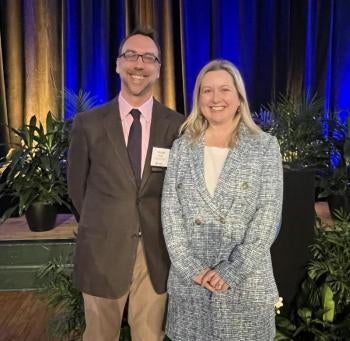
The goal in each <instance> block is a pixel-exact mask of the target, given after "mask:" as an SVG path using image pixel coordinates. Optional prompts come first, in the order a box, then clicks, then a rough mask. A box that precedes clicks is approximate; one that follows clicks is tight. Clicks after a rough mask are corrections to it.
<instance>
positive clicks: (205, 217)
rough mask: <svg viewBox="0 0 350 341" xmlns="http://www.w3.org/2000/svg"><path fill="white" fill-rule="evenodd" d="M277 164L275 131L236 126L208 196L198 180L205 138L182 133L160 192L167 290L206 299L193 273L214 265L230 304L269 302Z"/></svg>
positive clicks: (273, 293) (273, 291)
mask: <svg viewBox="0 0 350 341" xmlns="http://www.w3.org/2000/svg"><path fill="white" fill-rule="evenodd" d="M282 191H283V175H282V162H281V156H280V152H279V146H278V143H277V141H276V138H275V137H272V136H270V135H268V134H266V133H263V132H261V133H260V134H259V135H252V134H251V133H250V132H249V131H248V129H247V128H246V127H245V126H244V125H243V124H241V127H240V132H239V143H238V145H237V146H236V147H235V148H233V149H232V150H230V151H229V154H228V156H227V159H226V161H225V164H224V167H223V170H222V172H221V174H220V177H219V180H218V184H217V187H216V190H215V193H214V197H211V196H210V194H209V193H208V191H207V188H206V184H205V180H204V140H203V138H202V139H201V140H200V141H199V142H198V143H195V144H191V143H190V142H189V141H188V139H187V138H186V137H184V136H183V137H181V138H179V139H178V140H176V141H175V143H174V145H173V148H172V150H171V155H170V159H169V164H168V169H167V172H166V176H165V182H164V187H163V196H162V223H163V229H164V236H165V240H166V244H167V248H168V252H169V255H170V259H171V262H172V265H171V269H170V275H169V279H168V293H169V294H170V295H172V294H174V295H176V296H178V297H182V298H188V299H190V298H195V299H196V298H202V299H203V298H205V297H210V292H209V291H207V290H206V289H203V288H201V287H200V286H198V285H196V284H195V283H194V282H193V280H192V278H193V277H194V276H195V275H197V274H199V273H200V272H201V271H202V270H203V269H205V268H206V267H211V268H215V269H216V270H217V271H218V272H219V273H220V275H221V276H222V277H223V278H224V279H225V281H226V282H227V283H228V284H229V285H230V288H231V289H230V290H229V291H228V292H227V294H225V296H226V297H227V298H229V300H230V302H232V301H234V302H235V303H240V304H243V305H244V304H246V305H251V304H254V303H256V304H272V305H273V304H274V303H275V302H276V300H277V298H278V292H277V288H276V284H275V280H274V276H273V271H272V264H271V256H270V246H271V244H272V243H273V241H274V239H275V238H276V234H277V233H278V228H279V224H280V217H281V207H282Z"/></svg>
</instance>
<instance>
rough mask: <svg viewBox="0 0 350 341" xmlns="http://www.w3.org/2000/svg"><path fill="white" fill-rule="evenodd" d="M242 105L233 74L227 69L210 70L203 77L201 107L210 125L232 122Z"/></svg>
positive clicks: (200, 94)
mask: <svg viewBox="0 0 350 341" xmlns="http://www.w3.org/2000/svg"><path fill="white" fill-rule="evenodd" d="M239 105H240V99H239V96H238V93H237V90H236V87H235V85H234V83H233V78H232V76H231V75H230V74H229V73H228V72H227V71H225V70H217V71H209V72H208V73H206V74H205V75H204V77H203V80H202V84H201V88H200V93H199V107H200V110H201V112H202V113H203V115H204V117H205V118H206V119H207V120H208V122H209V125H212V126H213V125H227V124H231V123H232V120H233V117H234V116H235V114H236V112H237V108H238V106H239Z"/></svg>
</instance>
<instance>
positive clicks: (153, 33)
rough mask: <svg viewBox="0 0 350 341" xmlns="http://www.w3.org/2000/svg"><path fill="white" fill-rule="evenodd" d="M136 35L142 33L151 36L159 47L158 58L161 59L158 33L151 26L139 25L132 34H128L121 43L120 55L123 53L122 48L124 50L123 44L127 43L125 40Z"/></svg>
mask: <svg viewBox="0 0 350 341" xmlns="http://www.w3.org/2000/svg"><path fill="white" fill-rule="evenodd" d="M136 35H142V36H145V37H148V38H151V39H152V40H153V41H154V43H155V44H156V46H157V49H158V56H157V57H158V59H159V60H161V51H160V45H159V43H158V34H157V32H156V31H155V30H154V29H153V28H150V27H142V28H141V27H138V28H136V29H134V30H133V31H132V32H131V33H130V34H128V35H127V36H126V37H125V38H124V39H123V40H122V41H121V43H120V45H119V56H120V55H121V54H122V50H123V46H124V44H125V42H126V41H127V40H128V39H129V38H130V37H132V36H136Z"/></svg>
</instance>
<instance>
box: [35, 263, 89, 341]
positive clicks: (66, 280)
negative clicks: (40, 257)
mask: <svg viewBox="0 0 350 341" xmlns="http://www.w3.org/2000/svg"><path fill="white" fill-rule="evenodd" d="M67 264H71V261H70V257H68V256H67V257H63V256H61V257H58V258H55V259H53V260H52V261H50V262H49V263H48V264H47V265H45V266H44V267H43V268H42V269H41V270H40V272H39V275H38V277H39V279H40V280H41V282H42V283H43V286H44V289H43V290H42V291H41V292H40V295H41V297H42V298H43V299H44V300H45V301H46V302H47V304H48V305H49V306H50V307H52V308H53V309H54V311H55V312H56V314H55V318H54V319H53V320H51V321H50V324H49V326H48V327H49V331H50V333H51V334H52V335H53V336H56V337H66V336H69V337H70V338H73V339H79V338H80V336H81V335H82V332H83V330H84V328H85V320H84V305H83V297H82V294H81V292H80V291H79V290H77V289H76V288H75V287H74V285H73V281H72V278H71V272H72V266H71V265H67Z"/></svg>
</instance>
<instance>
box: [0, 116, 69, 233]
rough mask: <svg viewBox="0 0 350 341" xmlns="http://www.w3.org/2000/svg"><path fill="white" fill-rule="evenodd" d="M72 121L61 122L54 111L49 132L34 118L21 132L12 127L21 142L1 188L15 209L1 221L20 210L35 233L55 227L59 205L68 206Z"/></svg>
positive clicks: (9, 158) (9, 160)
mask: <svg viewBox="0 0 350 341" xmlns="http://www.w3.org/2000/svg"><path fill="white" fill-rule="evenodd" d="M70 123H71V122H70V121H66V122H63V121H60V120H57V119H55V118H54V117H53V115H52V114H51V112H49V113H48V114H47V117H46V130H45V129H44V127H43V125H42V123H41V122H38V121H37V119H36V117H35V116H34V115H33V116H32V117H31V119H30V121H29V124H25V125H24V126H23V127H22V128H21V129H15V128H13V127H8V128H9V129H10V130H11V131H12V132H13V134H14V135H15V136H16V138H17V143H15V144H14V145H13V148H12V149H11V150H10V152H9V153H8V155H7V157H6V158H7V159H6V176H5V180H4V182H3V183H2V184H1V185H0V198H1V197H3V196H7V197H8V198H9V199H10V204H11V206H10V207H9V208H8V209H7V210H6V211H5V212H4V214H3V215H2V217H1V222H4V221H5V220H6V219H7V218H8V217H10V216H11V214H12V213H13V212H14V211H15V210H18V212H19V214H20V215H22V214H25V216H26V219H27V221H28V225H29V227H30V228H31V229H32V230H35V231H43V230H48V229H51V228H53V227H54V224H55V219H56V207H55V204H66V205H69V204H68V203H67V202H66V201H65V197H66V194H67V186H66V176H65V171H66V162H65V161H66V157H65V152H66V149H67V147H68V136H69V126H70Z"/></svg>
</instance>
